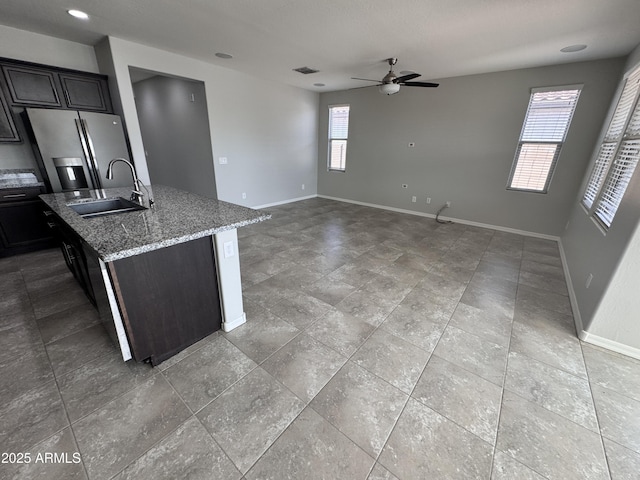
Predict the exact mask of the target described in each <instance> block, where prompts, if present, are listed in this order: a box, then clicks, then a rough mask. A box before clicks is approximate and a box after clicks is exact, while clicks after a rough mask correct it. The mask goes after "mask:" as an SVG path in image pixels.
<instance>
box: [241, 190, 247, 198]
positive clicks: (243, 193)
mask: <svg viewBox="0 0 640 480" xmlns="http://www.w3.org/2000/svg"><path fill="white" fill-rule="evenodd" d="M242 198H243V200H244V199H246V198H247V194H246V193H245V192H242Z"/></svg>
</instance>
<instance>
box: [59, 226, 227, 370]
mask: <svg viewBox="0 0 640 480" xmlns="http://www.w3.org/2000/svg"><path fill="white" fill-rule="evenodd" d="M49 227H50V228H51V229H52V231H53V232H54V235H55V238H56V239H57V241H58V243H59V245H60V248H61V250H62V254H63V255H64V258H65V262H66V263H67V266H68V267H69V270H71V272H72V273H73V275H74V277H75V278H76V280H77V281H78V283H79V284H80V286H81V287H82V288H83V289H84V291H85V293H86V294H87V297H88V298H89V300H91V302H92V303H93V304H94V305H95V306H96V308H97V309H98V313H99V315H100V318H101V320H102V323H103V324H104V325H105V327H106V329H107V331H108V332H109V333H110V334H111V336H112V339H113V340H114V342H115V343H116V345H119V344H120V341H121V340H120V339H119V333H118V328H119V327H118V326H116V323H115V322H116V318H115V317H116V316H117V317H118V322H120V321H121V322H122V325H123V326H124V332H123V336H124V335H126V343H128V350H129V351H130V353H131V354H132V356H133V359H135V360H136V361H138V362H150V363H151V364H152V365H158V364H159V363H161V362H163V361H164V360H166V359H168V358H169V357H172V356H173V355H175V354H176V353H178V352H180V351H182V350H184V349H185V348H187V347H188V346H190V345H192V344H194V343H195V342H197V341H198V340H201V339H202V338H204V337H206V336H207V335H210V334H211V333H213V332H215V331H217V330H220V327H221V325H222V308H221V304H220V292H219V288H218V275H217V270H216V259H215V254H214V247H213V240H212V237H204V238H199V239H196V240H191V241H189V242H184V243H179V244H177V245H173V246H170V247H165V248H160V249H158V250H153V251H150V252H146V253H141V254H139V255H134V256H132V257H128V258H124V259H121V260H115V261H112V262H108V263H106V273H103V267H104V266H105V264H104V263H101V261H100V260H99V258H98V255H97V253H95V251H93V249H91V248H90V247H89V246H88V245H87V244H86V242H84V241H83V240H82V239H81V238H80V236H79V235H78V234H77V233H75V231H73V230H72V229H71V228H70V227H69V226H68V225H67V224H66V223H65V222H64V221H63V220H62V219H60V217H58V216H57V215H56V214H52V215H51V216H50V219H49ZM118 325H120V323H118ZM120 348H121V349H122V346H121V345H120ZM127 353H128V352H127ZM123 356H124V351H123ZM127 358H130V357H128V356H127V357H126V358H125V359H127Z"/></svg>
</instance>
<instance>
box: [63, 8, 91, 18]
mask: <svg viewBox="0 0 640 480" xmlns="http://www.w3.org/2000/svg"><path fill="white" fill-rule="evenodd" d="M67 13H68V14H69V15H71V16H72V17H76V18H80V19H82V20H87V19H88V18H89V15H88V14H87V13H85V12H83V11H82V10H67Z"/></svg>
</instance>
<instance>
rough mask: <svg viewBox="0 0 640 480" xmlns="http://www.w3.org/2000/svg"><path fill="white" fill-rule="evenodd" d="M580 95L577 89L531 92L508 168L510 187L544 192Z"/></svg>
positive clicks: (552, 89)
mask: <svg viewBox="0 0 640 480" xmlns="http://www.w3.org/2000/svg"><path fill="white" fill-rule="evenodd" d="M579 96H580V88H560V89H559V88H551V89H535V90H533V91H532V93H531V98H530V99H529V107H528V108H527V113H526V116H525V120H524V124H523V126H522V132H521V133H520V140H519V143H518V148H517V150H516V155H515V158H514V163H513V167H512V169H511V175H510V178H509V188H510V189H514V190H526V191H532V192H541V193H544V192H546V191H547V189H548V188H549V182H550V181H551V176H552V173H553V170H554V168H555V166H556V163H557V161H558V157H559V155H560V149H561V147H562V144H563V143H564V140H565V137H566V136H567V131H568V130H569V125H570V124H571V119H572V118H573V113H574V111H575V108H576V104H577V103H578V97H579Z"/></svg>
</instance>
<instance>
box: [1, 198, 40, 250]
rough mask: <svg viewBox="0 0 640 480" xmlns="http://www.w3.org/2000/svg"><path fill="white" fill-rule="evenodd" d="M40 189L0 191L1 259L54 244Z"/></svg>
mask: <svg viewBox="0 0 640 480" xmlns="http://www.w3.org/2000/svg"><path fill="white" fill-rule="evenodd" d="M39 193H41V190H40V189H39V188H27V189H15V190H3V191H2V193H0V257H7V256H10V255H15V254H19V253H26V252H30V251H34V250H39V249H42V248H48V247H51V246H52V245H53V237H52V236H51V231H50V230H49V229H48V228H47V224H46V221H45V217H44V213H43V212H44V204H43V203H42V201H41V200H40V199H38V198H37V195H38V194H39Z"/></svg>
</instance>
